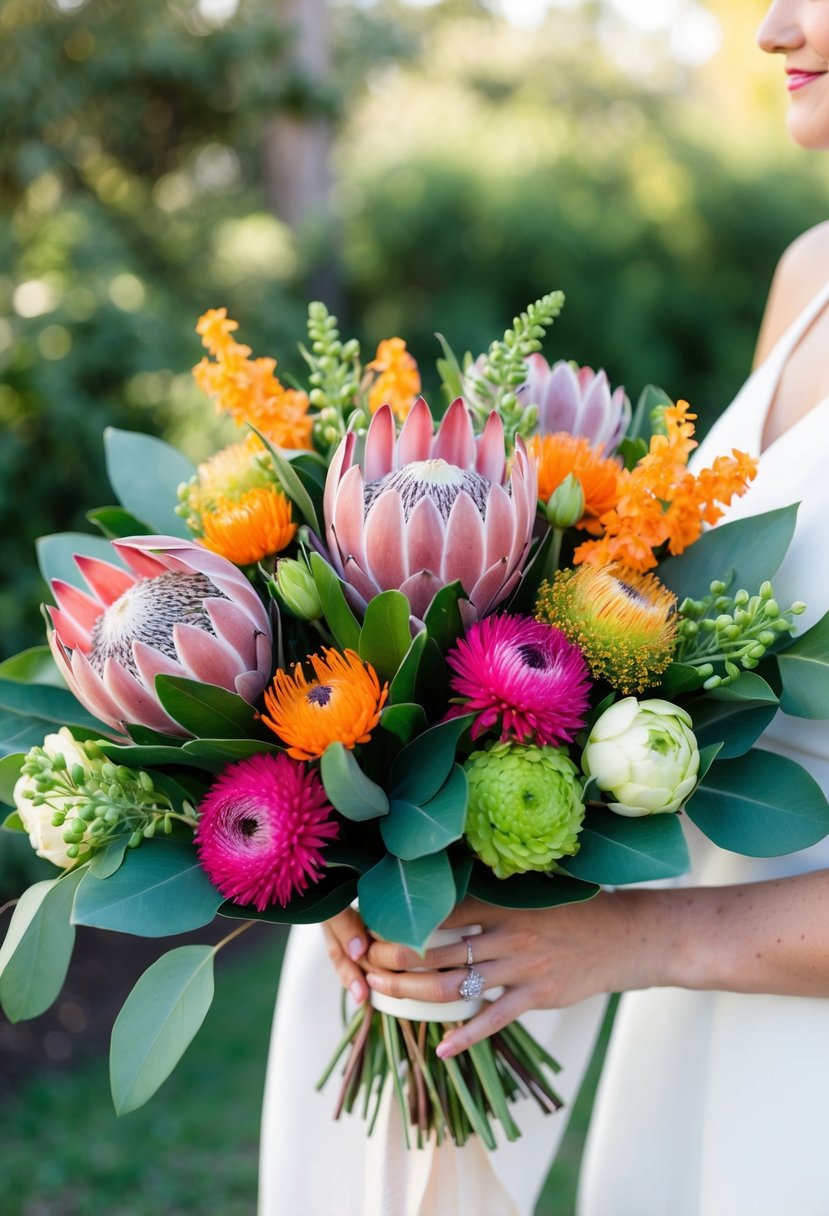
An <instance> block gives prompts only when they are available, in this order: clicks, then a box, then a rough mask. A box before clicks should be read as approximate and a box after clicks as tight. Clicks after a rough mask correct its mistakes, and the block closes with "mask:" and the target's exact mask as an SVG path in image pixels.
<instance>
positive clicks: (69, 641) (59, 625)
mask: <svg viewBox="0 0 829 1216" xmlns="http://www.w3.org/2000/svg"><path fill="white" fill-rule="evenodd" d="M46 610H47V612H48V613H49V616H50V617H51V618H52V624H53V626H54V627H55V631H56V633H57V635H58V637H59V638H60V640H61V642H62V643H63V645H64V646H68V647H69V648H70V649H71V650H75V649H78V650H88V649H89V646H90V642H91V638H90V634H89V630H87V629H84V628H83V626H82V625H78V624H77V622H76V621H73V620H72V618H71V617H69V616H66V614H65V613H63V612H61V610H60V609H59V608H54V607H53V606H52V605H51V604H47V606H46Z"/></svg>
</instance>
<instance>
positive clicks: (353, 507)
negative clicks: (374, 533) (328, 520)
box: [332, 414, 377, 566]
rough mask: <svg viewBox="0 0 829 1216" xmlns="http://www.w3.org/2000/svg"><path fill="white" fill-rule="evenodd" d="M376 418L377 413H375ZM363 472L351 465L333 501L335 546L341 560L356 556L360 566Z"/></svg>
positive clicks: (362, 553)
mask: <svg viewBox="0 0 829 1216" xmlns="http://www.w3.org/2000/svg"><path fill="white" fill-rule="evenodd" d="M374 417H375V418H376V417H377V415H376V414H375V415H374ZM363 502H364V490H363V474H362V471H361V469H360V466H359V465H357V464H355V465H352V466H351V468H350V469H349V470H348V472H347V473H346V474H345V475H344V477H343V479H342V481H341V482H340V485H339V490H338V493H337V497H336V500H335V502H334V516H333V520H332V523H333V527H334V533H335V536H336V538H337V547H338V548H339V550H340V553H341V555H342V558H343V561H345V560H346V559H347V558H348V557H356V558H357V560H358V562H359V563H360V565H361V566H365V564H366V556H365V543H364V539H363V514H364V510H365V508H364V505H363Z"/></svg>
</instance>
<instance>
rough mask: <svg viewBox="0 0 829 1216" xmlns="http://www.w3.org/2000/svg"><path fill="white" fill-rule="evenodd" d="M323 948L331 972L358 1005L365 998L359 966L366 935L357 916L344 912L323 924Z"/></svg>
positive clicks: (353, 912) (365, 989)
mask: <svg viewBox="0 0 829 1216" xmlns="http://www.w3.org/2000/svg"><path fill="white" fill-rule="evenodd" d="M322 931H323V933H324V935H325V945H326V949H327V951H328V957H329V958H330V959H331V962H332V964H333V966H334V970H335V971H336V973H337V975H338V976H339V977H340V982H341V984H342V986H343V988H347V989H348V991H349V992H350V993H351V995H352V996H353V998H354V1000H355V1001H356V1002H357V1004H358V1005H362V1003H363V1002H364V1001H365V999H366V997H367V996H368V987H367V986H366V977H365V975H364V973H363V971H362V969H361V968H360V967H359V966H358V963H359V960H360V959H361V958H363V957H364V956H365V953H366V951H367V949H368V943H369V934H368V930H367V929H366V927H365V925H364V924H363V922H362V920H361V919H360V915H359V913H357V912H355V911H354V909H353V908H346V909H345V911H344V912H340V913H339V915H338V916H332V918H331V920H327V921H325V922H324V923H323V926H322Z"/></svg>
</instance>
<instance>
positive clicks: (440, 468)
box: [325, 397, 537, 620]
mask: <svg viewBox="0 0 829 1216" xmlns="http://www.w3.org/2000/svg"><path fill="white" fill-rule="evenodd" d="M357 444H358V439H357V436H356V435H355V434H353V433H349V434H347V435H346V436H345V438H344V439H343V441H342V443H341V444H340V446H339V448H338V449H337V451H336V453H335V454H334V459H333V460H332V462H331V466H330V468H329V470H328V476H327V479H326V483H325V528H326V540H327V542H328V549H329V552H330V556H331V560H332V562H333V564H334V566H335V567H336V569H337V571H338V573H339V574H340V575H341V576H342V577H343V578H344V579H345V581H346V582H347V583H349V584H350V586H351V587H352V588H354V590H355V592H356V593H357V595H358V597H359V598H360V599H362V601H363V602H364V603H365V602H368V600H370V599H371V598H372V596H375V595H377V594H378V593H379V592H381V591H387V590H390V589H392V588H397V589H399V590H400V591H402V592H403V594H404V595H406V596H408V599H409V603H410V604H411V609H412V613H413V614H414V616H416V617H422V616H423V614H424V613H425V611H426V608H427V607H428V605H429V602H430V600H431V599H432V597H433V596H434V595H435V593H436V592H437V591H439V590H440V588H441V587H443V586H445V585H446V584H447V583H451V582H454V581H455V580H456V579H457V580H459V581H460V583H461V585H462V586H463V589H464V592H465V593H466V595H467V596H468V597H469V601H470V602H469V604H462V608H463V609H464V610H465V612H466V616H467V618H468V619H469V620H472V619H474V618H476V617H481V616H484V615H485V614H486V613H487V612H490V611H491V610H492V609H493V608H494V607H495V606H496V605H497V604H499V603H500V602H501V600H503V599H504V598H505V596H507V595H508V594H509V593H510V591H512V589H513V588H514V587H515V585H516V584H517V582H518V580H519V578H520V577H521V571H522V568H523V565H524V562H525V560H526V557H527V552H528V549H529V546H530V540H531V537H532V528H533V520H534V518H535V508H536V497H537V479H536V473H535V465H534V464H533V462H532V461H531V460H530V459H529V457H528V456H527V451H526V448H525V446H524V443H523V440H521V439H518V440H516V446H515V455H514V457H513V461H512V471H511V475H510V477H509V479H508V480H507V477H506V456H505V448H504V428H503V424H502V422H501V419H500V418H499V417H498V415H497V414H495V413H493V414H491V415H490V417H489V420H488V422H487V424H486V426H485V428H484V432H483V434H482V435H481V436H480V437H479V438H478V439H476V438H475V434H474V431H473V427H472V418H471V415H470V413H469V410H468V409H467V407H466V405H465V404H464V402H463V400H462V398H460V397H458V398H457V399H456V400H455V401H454V402H453V403H452V405H450V407H449V409H448V410H447V412H446V415H445V417H444V418H443V421H442V422H441V424H440V427H439V429H438V432H437V434H434V427H433V421H432V415H431V413H430V412H429V407H428V406H427V404H426V402H425V401H424V400H423V398H422V397H421V398H420V399H419V400H418V401H417V402H416V404H415V405H414V407H413V409H412V411H411V413H410V414H409V416H408V417H407V419H406V421H405V422H404V423H403V426H402V428H401V431H400V434H399V436H397V435H396V434H395V425H394V418H393V416H392V412H391V409H390V408H389V407H388V406H383V407H381V408H380V409H379V410H378V411H377V413H376V414H375V415H374V417H373V418H372V420H371V424H370V426H369V429H368V434H367V435H366V439H365V449H364V452H363V454H362V457H361V458H360V457H359V456H358V447H357Z"/></svg>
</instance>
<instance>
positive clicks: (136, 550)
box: [112, 540, 167, 578]
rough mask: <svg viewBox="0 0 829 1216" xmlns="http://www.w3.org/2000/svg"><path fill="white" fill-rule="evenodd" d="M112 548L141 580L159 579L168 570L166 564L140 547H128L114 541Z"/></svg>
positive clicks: (121, 542)
mask: <svg viewBox="0 0 829 1216" xmlns="http://www.w3.org/2000/svg"><path fill="white" fill-rule="evenodd" d="M112 547H113V549H115V551H116V552H117V553H118V554H119V555H120V556H121V557H122V558H123V559H124V561H125V562H126V564H127V565H128V566H129V568H130V570H134V571H135V573H136V574H137V575H138V577H139V578H157V577H158V575H159V574H163V573H164V571H165V570H166V569H167V567H166V566H165V564H164V562H162V561H160V560H159V559H158V558H157V557H154V556H153V555H152V554H151V553H146V552H145V551H144V549H143V548H142V547H139V546H138V545H127V544H125V543H124V542H123V541H117V540H114V541H113V542H112Z"/></svg>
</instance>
